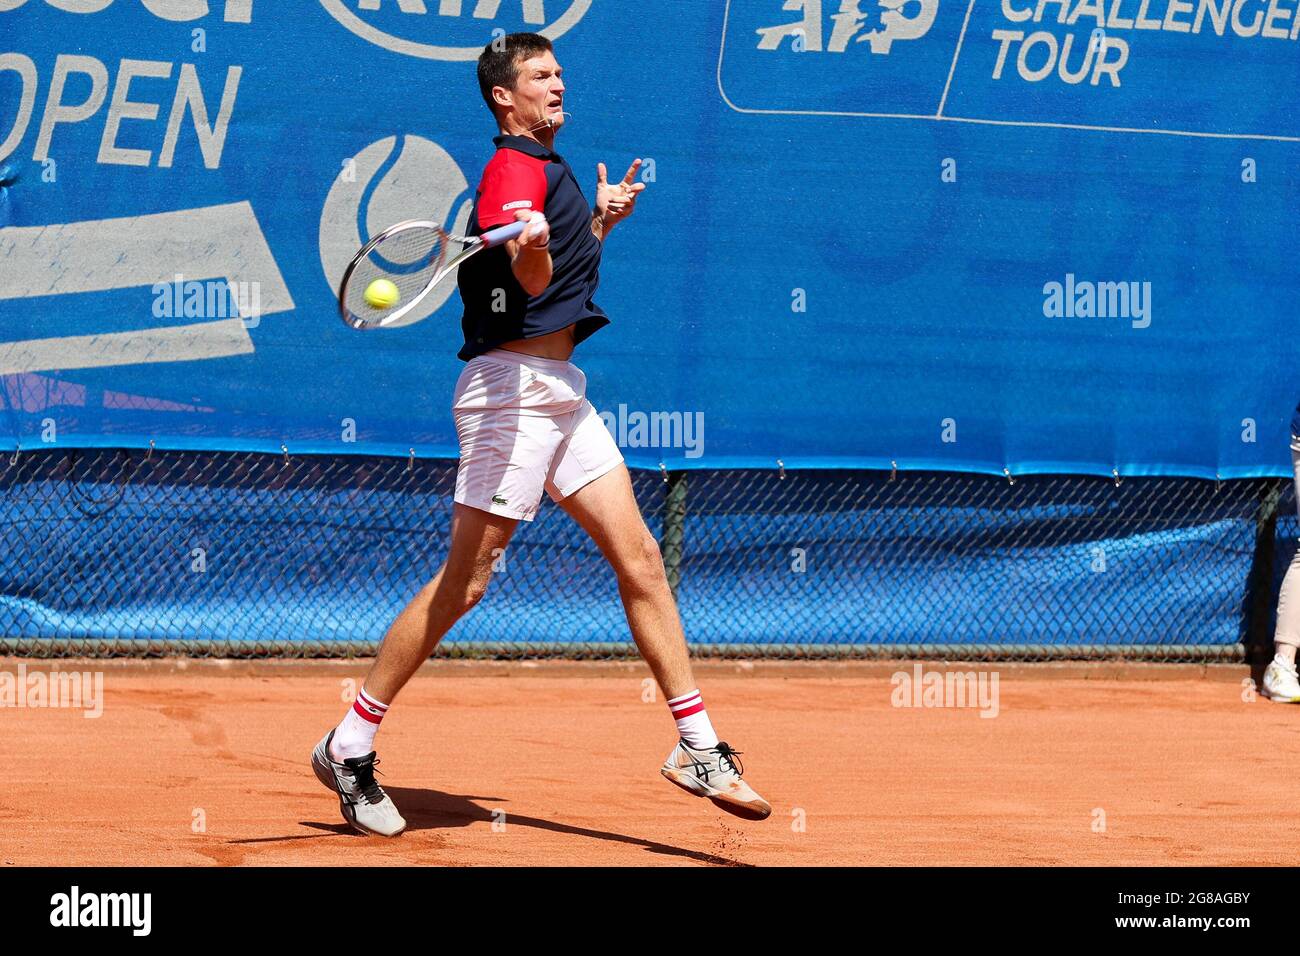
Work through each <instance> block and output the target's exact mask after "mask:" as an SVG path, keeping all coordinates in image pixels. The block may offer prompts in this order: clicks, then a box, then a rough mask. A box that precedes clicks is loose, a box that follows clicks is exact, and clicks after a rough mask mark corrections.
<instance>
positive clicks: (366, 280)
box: [339, 219, 532, 329]
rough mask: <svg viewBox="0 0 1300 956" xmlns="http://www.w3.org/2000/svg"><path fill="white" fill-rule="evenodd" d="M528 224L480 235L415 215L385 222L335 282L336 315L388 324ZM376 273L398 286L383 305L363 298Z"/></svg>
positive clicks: (368, 325)
mask: <svg viewBox="0 0 1300 956" xmlns="http://www.w3.org/2000/svg"><path fill="white" fill-rule="evenodd" d="M530 225H532V223H528V222H512V223H510V224H509V225H507V226H500V227H499V228H496V229H492V230H489V231H488V232H485V233H483V235H481V236H457V235H453V234H451V233H449V232H447V231H446V230H445V229H443V228H442V227H441V226H439V225H438V224H437V223H435V222H427V221H425V220H419V219H413V220H410V221H408V222H399V223H398V224H397V225H395V226H390V227H389V228H388V229H385V230H384V231H383V232H381V233H380V234H379V235H377V236H375V237H374V238H373V239H371V240H370V241H369V242H367V243H366V244H365V245H364V246H362V247H361V251H360V252H358V253H357V254H356V255H355V256H354V257H353V259H352V262H351V263H349V264H348V268H347V270H346V271H345V272H344V273H343V282H342V283H341V284H340V285H339V315H341V316H342V317H343V321H344V322H345V323H347V324H348V325H350V326H351V327H352V328H354V329H378V328H383V327H384V326H386V325H392V324H393V323H394V322H397V321H398V320H400V319H401V318H402V316H404V315H407V314H408V313H410V311H411V310H412V309H414V308H415V307H416V306H418V305H419V304H420V303H421V302H422V301H423V300H424V298H425V296H427V295H428V294H429V293H430V292H432V291H433V288H434V286H436V285H437V284H438V283H439V282H441V281H442V280H443V279H445V278H446V277H447V276H449V275H450V274H451V273H453V272H455V271H456V269H457V267H459V266H460V264H461V263H462V262H464V261H465V260H466V259H468V258H469V257H470V256H472V255H474V254H475V253H478V252H482V251H483V250H484V249H490V248H491V247H492V246H499V245H501V243H503V242H505V241H506V240H508V239H517V238H519V236H521V235H523V231H524V230H525V229H526V228H528V227H529V226H530ZM377 279H387V280H388V281H390V282H392V283H393V285H395V286H396V287H397V293H398V295H397V301H396V302H394V303H393V304H392V305H390V306H388V307H386V308H377V307H375V306H373V305H371V304H370V303H369V302H367V301H366V289H368V288H370V284H371V283H372V282H374V281H375V280H377Z"/></svg>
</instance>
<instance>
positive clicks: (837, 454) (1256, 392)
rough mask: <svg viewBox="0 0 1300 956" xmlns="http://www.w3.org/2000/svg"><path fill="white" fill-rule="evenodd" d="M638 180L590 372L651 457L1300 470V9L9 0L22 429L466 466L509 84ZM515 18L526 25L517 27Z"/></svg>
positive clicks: (4, 258)
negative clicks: (428, 237)
mask: <svg viewBox="0 0 1300 956" xmlns="http://www.w3.org/2000/svg"><path fill="white" fill-rule="evenodd" d="M525 29H526V30H532V31H537V32H543V33H545V34H546V35H548V36H550V37H552V38H553V39H554V40H555V43H556V52H557V56H558V58H559V60H560V62H561V64H562V65H563V66H564V69H565V74H564V76H565V82H566V84H567V87H568V93H567V95H566V109H568V110H571V111H572V114H573V115H572V116H571V118H570V119H569V121H568V123H567V124H566V127H565V129H564V130H563V131H562V132H561V134H560V136H559V137H558V139H557V142H556V148H557V150H558V151H559V152H560V153H561V154H563V155H564V157H565V158H566V159H567V160H568V162H569V163H570V164H571V165H572V166H573V168H574V170H575V171H576V172H577V174H578V175H579V177H580V178H581V179H582V180H583V182H584V188H586V190H587V192H588V196H589V197H590V196H591V195H592V194H593V192H594V185H595V179H596V164H597V163H598V162H604V163H606V164H607V165H608V166H609V168H610V169H611V171H613V172H614V173H615V174H616V175H621V173H622V170H623V169H626V168H627V164H628V163H629V162H630V161H631V160H632V159H633V158H634V157H637V156H640V157H643V158H644V159H646V161H647V162H646V164H645V166H644V168H643V170H642V173H641V176H642V178H643V180H644V181H645V182H646V184H647V190H646V192H645V193H644V194H643V196H642V199H641V201H640V202H639V203H638V210H637V214H636V215H635V217H633V219H631V220H630V221H629V222H627V223H626V224H624V225H622V226H620V227H619V230H618V231H617V232H616V233H615V234H614V235H612V236H611V237H610V239H609V244H608V247H607V249H606V251H605V256H604V266H603V270H602V284H601V288H600V291H599V293H598V295H597V301H598V302H599V303H600V304H601V305H602V306H603V308H604V309H605V310H606V311H607V312H608V313H609V314H610V316H611V318H612V320H613V324H612V325H611V326H610V327H609V328H606V329H604V330H602V331H600V332H599V333H598V334H597V335H595V336H594V337H593V338H592V339H590V340H589V341H587V342H585V343H583V345H582V346H581V347H580V348H579V350H578V352H577V354H576V356H575V361H576V362H578V363H579V364H580V365H581V366H582V367H583V369H584V370H585V371H586V372H587V374H588V381H589V397H590V398H591V399H592V401H593V402H594V403H595V405H596V406H597V408H598V409H600V410H601V411H602V413H604V416H605V418H606V421H607V424H608V425H609V427H610V429H611V431H612V432H613V433H614V434H615V435H616V437H617V438H618V439H619V442H620V444H621V445H622V446H623V449H624V453H625V455H626V456H627V458H628V461H629V463H630V464H632V465H636V466H641V467H650V468H657V467H658V466H659V464H660V463H661V462H662V463H664V464H665V465H666V467H669V468H726V467H761V468H776V467H778V465H777V462H778V460H779V461H780V462H781V463H782V464H783V465H784V467H786V468H799V467H835V468H844V467H869V468H885V469H889V468H893V467H897V468H898V469H902V470H906V469H945V470H967V471H977V472H988V473H993V474H1002V473H1003V472H1004V470H1005V471H1006V472H1009V473H1011V474H1024V473H1034V472H1040V473H1041V472H1076V473H1085V474H1101V475H1110V474H1112V472H1117V473H1119V474H1121V475H1139V474H1175V475H1188V476H1200V477H1214V476H1216V475H1217V476H1220V477H1223V478H1232V477H1249V476H1262V475H1278V476H1281V475H1289V474H1290V468H1289V461H1288V456H1287V445H1288V434H1289V430H1290V429H1289V424H1290V419H1291V411H1292V409H1293V408H1294V406H1295V401H1296V398H1297V397H1298V396H1300V373H1298V372H1297V369H1298V368H1300V339H1298V337H1297V335H1296V320H1295V315H1296V311H1295V309H1296V302H1297V300H1298V294H1300V276H1298V274H1297V270H1296V268H1295V265H1294V262H1293V260H1294V256H1292V255H1291V250H1292V248H1293V246H1294V237H1295V226H1294V221H1295V213H1296V209H1295V207H1296V197H1297V195H1300V191H1298V187H1300V46H1297V42H1298V37H1300V10H1298V6H1297V0H1000V2H999V0H906V2H905V0H664V2H660V3H655V4H646V3H636V2H632V0H313V2H303V3H297V4H293V5H289V4H271V3H269V2H267V0H0V376H2V377H0V409H3V417H2V418H0V422H2V424H0V445H3V446H4V447H6V448H8V449H10V450H13V449H32V448H49V447H85V446H125V447H149V446H150V445H153V446H155V447H157V448H161V449H167V448H176V449H208V450H264V451H275V452H279V451H281V449H282V448H283V449H285V450H287V451H288V452H289V453H291V454H297V453H331V454H338V453H345V454H346V453H352V452H355V453H358V454H363V453H364V454H383V455H401V456H407V455H409V454H415V455H417V456H425V457H454V456H455V455H456V454H457V446H456V439H455V433H454V430H453V427H452V421H451V415H450V409H449V405H450V394H451V388H452V385H453V383H454V381H455V378H456V376H457V375H458V374H459V371H460V367H461V365H460V363H459V362H458V361H457V360H456V358H455V353H456V351H457V349H458V347H459V345H460V338H459V336H460V331H459V321H458V320H459V317H460V303H459V299H458V296H457V294H456V291H455V286H454V283H450V282H449V283H447V284H446V285H445V286H443V287H441V288H440V289H439V290H438V292H437V293H435V294H434V295H433V296H431V297H430V299H429V300H428V301H427V306H426V307H425V308H424V309H422V310H418V311H417V313H416V315H415V316H414V318H416V319H419V320H422V321H414V322H412V323H410V324H408V325H405V326H403V327H400V328H395V329H387V330H382V331H377V332H368V333H359V332H355V331H352V330H350V329H348V328H346V327H345V326H344V325H343V324H342V323H341V322H340V321H339V319H338V317H337V310H336V306H335V302H334V293H335V290H336V288H337V285H338V282H339V279H340V277H341V275H342V272H343V269H344V267H345V266H346V264H347V262H348V260H349V258H350V257H351V255H352V254H353V252H354V251H355V250H356V248H357V247H358V246H359V245H360V244H361V243H362V242H364V241H365V240H366V239H367V238H368V237H369V236H371V235H372V234H374V233H375V232H376V231H377V230H379V229H381V228H383V227H385V226H387V225H390V224H391V223H393V222H395V221H397V220H400V219H407V218H434V219H437V220H439V221H442V222H445V223H446V224H447V225H448V226H449V227H451V228H452V229H453V230H454V229H456V228H457V227H459V226H462V225H463V224H464V222H465V218H466V216H467V214H468V204H469V202H470V200H471V199H472V197H473V192H474V187H475V185H476V184H477V181H478V177H479V174H480V171H481V170H482V168H483V166H484V164H485V163H486V162H487V160H488V158H489V157H490V155H491V152H492V144H491V136H492V135H493V134H494V133H495V132H496V130H495V128H494V126H493V123H492V119H491V117H490V116H489V114H488V112H487V110H486V108H485V106H484V104H483V102H482V100H481V99H480V96H479V93H478V89H477V85H476V82H475V78H474V59H475V57H476V56H477V53H478V51H479V50H480V49H481V48H482V46H483V45H484V44H485V43H487V42H489V41H490V40H491V39H492V38H493V36H494V32H496V31H506V32H511V31H516V30H525ZM498 35H499V34H498Z"/></svg>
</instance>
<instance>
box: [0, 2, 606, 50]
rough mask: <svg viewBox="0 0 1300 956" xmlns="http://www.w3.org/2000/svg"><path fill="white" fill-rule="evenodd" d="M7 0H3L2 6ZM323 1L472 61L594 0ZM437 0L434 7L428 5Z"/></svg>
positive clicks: (563, 20)
mask: <svg viewBox="0 0 1300 956" xmlns="http://www.w3.org/2000/svg"><path fill="white" fill-rule="evenodd" d="M4 2H5V0H0V7H2V6H3V5H4ZM320 2H321V6H323V7H324V8H325V10H326V11H327V12H328V13H329V15H330V16H332V17H333V18H334V19H335V20H337V21H338V22H339V23H341V24H343V26H345V27H347V28H348V29H349V30H351V31H352V32H353V33H355V34H356V35H357V36H359V37H361V39H363V40H365V41H367V42H369V43H373V44H374V45H375V46H378V47H383V48H384V49H385V50H390V51H392V52H393V53H402V54H405V55H406V56H416V57H421V58H423V59H426V60H474V59H477V58H478V55H479V53H480V52H481V51H482V49H483V47H484V46H486V45H487V44H488V42H489V41H490V40H491V39H492V31H493V30H498V29H499V30H504V31H505V32H506V33H515V32H521V31H527V32H529V33H540V34H542V36H544V37H547V38H549V39H551V40H555V39H558V38H559V37H561V36H563V35H564V34H565V33H567V32H568V31H569V30H571V29H572V28H573V27H574V26H575V25H576V24H577V23H578V21H580V20H581V19H582V18H583V16H585V15H586V13H587V11H588V10H589V9H591V2H592V0H395V2H394V0H320ZM434 5H436V9H430V7H432V6H434ZM503 7H504V9H503Z"/></svg>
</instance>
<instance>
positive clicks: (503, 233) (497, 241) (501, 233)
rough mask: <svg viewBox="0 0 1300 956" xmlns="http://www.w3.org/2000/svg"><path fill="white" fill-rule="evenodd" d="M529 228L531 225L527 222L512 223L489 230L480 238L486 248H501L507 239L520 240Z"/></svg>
mask: <svg viewBox="0 0 1300 956" xmlns="http://www.w3.org/2000/svg"><path fill="white" fill-rule="evenodd" d="M528 226H529V223H526V222H512V223H510V225H508V226H500V227H498V228H496V229H489V230H488V231H487V232H485V233H483V235H482V236H480V237H479V238H481V239H482V240H483V245H485V246H499V245H501V243H503V242H505V241H506V240H507V239H518V238H519V237H520V236H522V235H523V234H524V230H525V229H527V228H528Z"/></svg>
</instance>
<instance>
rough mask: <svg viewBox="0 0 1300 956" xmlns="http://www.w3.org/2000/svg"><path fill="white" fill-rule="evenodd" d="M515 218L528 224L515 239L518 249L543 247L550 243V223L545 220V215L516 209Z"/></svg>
mask: <svg viewBox="0 0 1300 956" xmlns="http://www.w3.org/2000/svg"><path fill="white" fill-rule="evenodd" d="M515 219H517V220H519V221H520V222H527V223H529V224H530V225H529V226H528V228H527V229H525V230H524V231H523V234H522V235H521V236H520V237H519V238H518V239H517V240H515V241H516V242H517V243H518V244H519V249H520V251H522V250H524V249H545V248H546V246H547V245H549V244H550V241H551V224H550V223H549V222H547V221H546V217H545V216H544V215H542V213H540V212H536V211H530V210H527V209H517V210H515Z"/></svg>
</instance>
